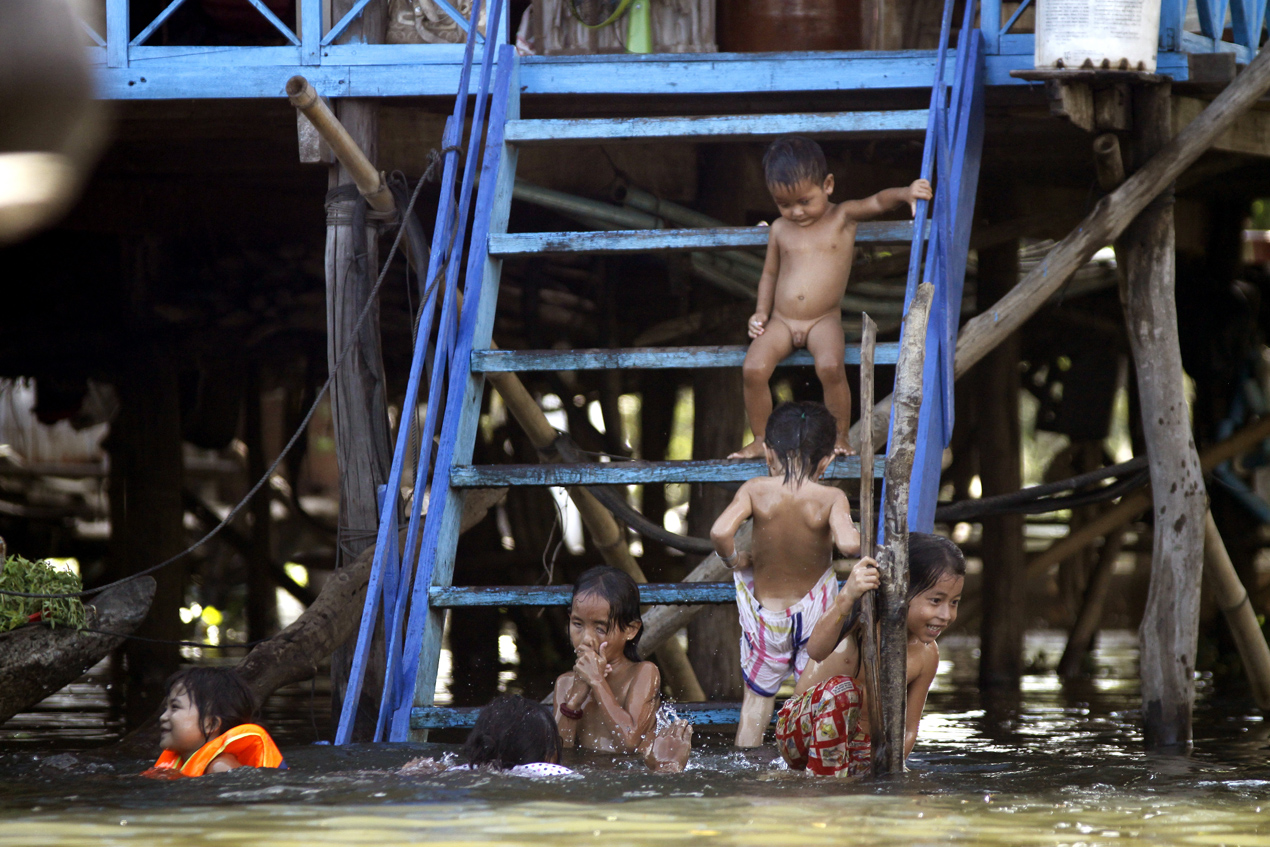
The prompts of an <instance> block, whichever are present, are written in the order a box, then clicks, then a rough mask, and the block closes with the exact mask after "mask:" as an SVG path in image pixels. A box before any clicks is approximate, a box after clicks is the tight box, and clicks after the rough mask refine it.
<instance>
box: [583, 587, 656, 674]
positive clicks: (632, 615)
mask: <svg viewBox="0 0 1270 847" xmlns="http://www.w3.org/2000/svg"><path fill="white" fill-rule="evenodd" d="M588 594H593V595H595V596H596V597H599V598H600V599H601V600H603V601H605V602H606V603H608V604H609V625H610V626H613V627H616V628H618V629H626V627H628V626H630V625H631V624H633V623H636V622H638V623H640V624H643V622H644V619H643V617H642V616H641V615H640V612H639V586H638V585H636V584H635V580H633V579H631V578H630V576H628V575H627V574H625V573H623V572H622V571H619V570H618V569H617V568H611V567H609V566H608V565H597V566H596V567H594V568H591V569H590V570H587V571H583V573H582V575H581V576H579V577H578V578H577V580H576V581H574V583H573V599H574V600H577V599H578V598H579V597H585V596H586V595H588ZM643 634H644V627H643V626H642V625H641V626H640V628H639V631H638V632H636V633H635V637H634V638H632V639H631V640H630V641H628V642H626V647H625V649H624V650H622V654H623V655H625V656H626V658H628V659H630V660H631V661H632V662H639V661H643V660H642V659H640V657H639V649H638V648H639V637H640V636H641V635H643Z"/></svg>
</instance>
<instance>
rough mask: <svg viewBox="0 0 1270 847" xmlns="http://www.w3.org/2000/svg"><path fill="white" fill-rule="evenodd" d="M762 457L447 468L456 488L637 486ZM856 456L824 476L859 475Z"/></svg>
mask: <svg viewBox="0 0 1270 847" xmlns="http://www.w3.org/2000/svg"><path fill="white" fill-rule="evenodd" d="M885 467H886V462H885V460H884V459H883V458H881V457H879V458H878V459H877V460H876V461H875V462H874V465H873V469H874V476H881V475H882V473H883V471H884V470H885ZM766 475H767V465H766V464H765V463H763V462H761V461H733V460H726V459H718V460H714V459H711V460H702V461H692V462H604V463H601V462H585V463H582V464H558V465H511V464H508V465H459V466H456V467H454V468H451V470H450V484H451V485H453V486H454V487H455V488H501V487H502V486H504V485H639V484H650V483H651V484H666V483H672V482H745V481H746V480H748V479H753V478H754V477H756V476H766ZM859 476H860V460H859V459H858V458H856V457H855V456H848V457H846V458H840V459H837V460H835V461H834V462H833V464H831V465H830V466H829V470H828V471H826V472H825V479H858V478H859Z"/></svg>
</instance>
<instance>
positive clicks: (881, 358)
mask: <svg viewBox="0 0 1270 847" xmlns="http://www.w3.org/2000/svg"><path fill="white" fill-rule="evenodd" d="M503 2H505V0H492V3H491V9H490V10H489V14H490V16H491V19H494V18H496V17H497V15H498V10H499V6H500V5H501V4H502V3H503ZM971 5H972V4H971ZM948 6H949V9H951V0H948ZM476 14H478V12H477V11H475V10H474V11H473V15H476ZM949 14H950V12H948V13H946V15H945V27H944V45H945V47H946V45H947V34H948V33H947V30H948V26H947V18H948V15H949ZM473 29H475V28H473ZM978 39H979V34H978V31H977V30H976V29H973V28H970V27H967V28H966V29H964V30H963V36H962V41H963V42H970V43H973V44H977V42H978ZM963 46H965V45H963ZM962 52H963V50H961V49H959V50H958V67H959V68H962V66H963V64H964V65H965V68H967V69H969V70H968V71H966V73H965V74H964V78H963V76H962V75H959V76H958V77H957V78H958V80H959V81H960V83H961V84H960V85H959V86H957V87H955V88H954V90H953V92H952V93H951V98H950V93H949V91H948V90H947V88H946V87H945V88H941V87H940V83H939V82H938V81H937V84H936V91H935V93H934V94H933V95H932V104H933V108H932V109H930V110H916V111H877V112H842V113H830V114H785V115H772V114H766V115H736V116H712V117H666V118H639V119H608V118H595V119H577V120H573V119H565V120H522V119H520V117H519V113H520V90H519V86H518V85H517V82H516V80H517V59H516V57H515V53H514V51H513V50H512V48H511V47H510V46H508V45H500V46H497V47H494V46H493V45H490V46H487V48H486V50H485V52H484V55H483V57H482V62H481V70H480V77H479V83H478V85H477V88H476V93H477V96H476V108H475V112H474V113H473V115H472V125H473V128H472V130H471V138H470V139H469V142H468V148H467V149H468V156H467V167H466V169H465V170H464V172H463V175H462V178H461V179H460V177H459V176H458V171H459V161H458V157H457V156H456V155H455V154H454V152H453V151H452V150H451V152H448V153H447V154H446V167H445V171H444V176H443V180H442V188H441V197H442V198H443V202H442V206H441V208H439V209H438V212H437V225H436V226H435V228H434V235H433V243H432V253H431V255H430V257H429V270H428V277H427V278H428V279H429V280H431V279H433V278H434V277H438V276H439V275H440V274H441V273H442V269H444V277H445V282H444V289H443V290H444V296H443V297H442V298H441V303H442V306H441V314H440V317H439V320H438V322H437V323H436V326H437V327H438V330H437V344H436V351H435V354H434V357H433V359H432V364H431V367H430V368H429V369H428V371H429V372H430V374H431V380H430V384H429V386H428V390H427V394H426V397H427V414H426V416H425V419H424V423H423V425H422V432H420V433H419V435H418V437H417V439H416V440H415V443H416V444H417V445H418V454H417V455H416V456H415V467H416V468H417V469H419V471H418V472H417V475H416V479H415V485H414V489H413V490H414V491H415V492H416V496H415V497H414V502H415V503H416V504H418V503H419V502H420V499H421V498H420V497H419V496H418V494H417V493H418V492H422V491H424V490H425V485H428V480H427V479H426V477H425V475H426V473H427V470H428V468H429V467H432V468H434V469H435V470H434V471H433V474H432V478H431V483H430V486H428V487H427V489H426V490H427V491H428V492H429V494H428V501H427V502H428V504H429V505H428V509H427V511H428V513H429V519H428V520H426V521H424V520H421V517H422V516H421V513H420V512H421V510H420V509H419V508H413V509H411V510H410V514H409V517H408V522H407V529H406V541H405V545H404V547H402V548H400V549H399V547H398V544H397V541H398V526H399V523H398V520H399V517H398V516H399V514H400V511H401V504H400V500H401V497H400V496H399V492H400V491H401V487H402V468H403V467H404V464H405V458H406V453H407V451H408V450H409V449H410V446H411V441H410V439H409V438H408V436H407V431H408V430H409V427H408V426H402V427H400V432H399V434H398V439H397V449H396V452H395V454H394V457H393V463H392V470H391V473H390V477H389V480H388V484H387V485H386V486H385V489H386V491H387V492H391V494H392V496H387V495H385V496H384V497H382V498H381V499H382V501H383V502H382V503H381V516H380V528H379V536H378V540H377V544H376V548H375V559H374V564H373V567H372V572H371V577H370V583H369V586H368V589H367V596H366V605H365V608H364V610H363V615H362V621H361V627H360V630H359V634H358V643H357V648H356V651H355V654H354V659H353V664H352V672H351V674H350V680H349V686H348V689H347V691H346V695H345V701H344V709H343V713H342V715H341V720H340V724H339V728H338V730H337V734H336V743H345V742H347V741H349V740H350V739H351V733H352V724H353V716H354V712H355V710H356V705H357V703H358V700H359V697H360V694H361V688H362V681H363V678H364V673H365V667H366V661H367V657H368V655H369V651H370V642H371V634H372V633H373V631H374V629H375V626H376V624H377V622H378V621H380V620H382V621H383V622H384V626H385V628H386V629H385V631H386V632H387V636H386V641H387V651H388V657H387V674H386V679H385V683H384V689H383V692H382V698H381V707H380V714H379V721H378V726H377V728H376V733H375V740H380V739H387V740H393V741H401V740H406V739H407V738H409V737H410V732H411V730H415V731H416V735H415V737H416V738H418V737H420V736H419V734H418V733H419V732H426V730H428V729H430V728H439V727H455V726H469V725H471V723H472V721H474V720H475V714H476V711H477V710H474V709H450V708H441V707H436V706H434V705H433V692H434V690H435V687H436V678H437V669H438V660H439V658H440V654H441V646H442V645H441V640H442V632H443V629H444V624H445V618H446V610H447V609H449V608H452V607H457V606H502V607H506V606H514V605H531V606H542V605H567V604H568V603H569V598H570V595H571V592H572V589H571V587H570V586H507V587H492V588H491V587H463V586H454V585H453V584H452V581H453V580H452V577H453V573H454V558H455V551H456V548H457V544H458V538H459V521H460V517H461V513H462V507H463V497H464V492H465V491H466V490H467V489H471V488H491V487H502V486H516V485H530V486H608V485H630V484H665V483H691V482H742V481H744V480H746V479H749V478H751V477H753V476H756V475H759V474H764V473H766V466H765V465H764V463H763V462H761V461H682V462H647V461H638V462H620V463H563V464H537V465H508V464H500V465H485V466H477V465H472V464H471V460H472V456H473V448H474V445H475V440H476V436H477V425H478V420H479V416H480V410H481V402H482V397H483V394H484V390H485V381H486V379H485V375H486V374H488V373H494V372H504V373H505V372H516V373H519V372H529V371H564V370H595V369H613V368H622V369H629V368H723V367H739V366H740V365H741V362H742V360H743V359H744V356H745V348H744V347H742V346H736V347H675V348H638V349H602V350H500V349H494V348H493V347H492V344H491V335H492V328H493V318H494V312H495V306H496V303H497V300H498V286H499V276H500V269H501V264H502V260H503V259H505V258H509V257H516V256H527V255H535V254H540V253H590V254H621V253H642V252H650V251H663V252H664V251H687V250H691V251H720V250H735V249H738V248H755V247H763V246H766V243H767V229H766V228H761V227H713V228H701V229H649V230H629V231H605V232H548V233H542V232H527V233H509V232H507V231H506V230H507V221H508V214H509V210H510V206H511V199H512V189H513V185H514V181H515V169H516V156H517V151H518V149H519V148H520V147H524V146H530V145H552V146H565V145H571V144H589V143H599V142H613V141H623V142H627V143H630V142H653V141H658V142H660V141H672V140H684V141H693V140H700V141H711V142H717V141H723V140H738V141H745V140H755V139H770V138H775V137H777V136H782V135H787V134H793V133H798V134H808V135H820V136H825V135H835V136H854V135H860V134H878V133H894V132H897V131H912V132H925V133H926V136H927V143H926V150H927V153H926V160H925V165H924V167H925V170H924V174H925V175H927V176H929V175H930V174H931V167H932V165H934V164H935V159H939V160H940V162H939V164H941V165H944V166H943V167H940V168H939V170H938V172H939V173H941V174H944V173H951V171H949V170H946V169H945V168H951V167H953V166H954V165H955V163H957V162H962V164H963V166H964V164H965V163H964V161H963V158H964V157H962V158H959V157H958V153H957V150H958V149H959V148H958V147H957V137H956V136H954V134H953V133H952V132H951V131H950V129H949V126H948V125H949V118H950V117H953V116H956V117H958V118H959V119H960V118H961V117H965V116H966V113H968V112H973V110H972V109H969V108H968V106H969V103H970V102H971V100H973V99H974V98H973V97H969V98H968V97H960V95H958V93H957V90H958V89H960V90H969V89H968V88H967V86H968V85H969V86H971V87H975V90H977V91H978V92H979V93H978V95H977V97H978V100H977V102H978V103H979V110H980V111H979V117H978V118H977V120H978V123H979V125H980V126H981V124H982V75H981V73H980V72H979V71H978V68H979V67H980V65H981V63H980V62H979V60H978V59H977V55H978V54H977V53H974V55H973V56H970V55H967V57H966V62H964V63H963V61H962V59H963V57H962ZM965 52H967V54H970V53H971V52H972V48H969V47H967V49H966V51H965ZM494 54H497V56H496V58H497V62H493V61H492V60H493V58H495V55H494ZM473 57H474V48H473V42H472V41H471V40H469V43H468V47H467V52H466V54H465V63H464V68H463V73H462V77H461V83H460V88H459V91H460V96H458V97H457V98H456V102H455V110H454V114H453V116H452V117H451V118H450V120H449V122H448V123H447V128H446V132H445V140H444V146H445V147H446V148H447V150H450V149H451V148H455V147H457V145H458V144H459V141H460V130H461V128H462V126H463V125H464V120H465V108H466V104H467V101H468V96H467V92H468V91H469V85H470V75H471V73H472V68H473V66H474V61H473ZM943 57H944V53H943V52H942V50H941V53H940V59H941V61H940V62H939V65H938V67H939V69H940V71H941V73H940V77H941V78H942V69H943V67H944V64H945V63H944V61H942V60H943ZM959 74H961V71H959ZM959 97H960V99H961V100H965V101H966V104H967V108H961V107H957V104H958V102H959ZM487 101H488V104H489V108H488V123H487V127H486V128H485V144H484V152H483V154H481V155H479V156H478V152H479V149H480V145H479V140H480V136H481V134H482V122H483V120H484V111H485V109H486V102H487ZM950 104H951V106H953V107H956V108H950ZM936 133H938V134H939V136H940V137H942V139H943V141H939V140H938V139H937V138H936ZM979 137H980V138H981V132H980V136H979ZM977 156H978V154H977V148H976V150H975V151H974V155H973V159H974V162H973V163H974V170H975V172H976V173H977V164H978V158H977ZM478 159H479V162H480V165H479V169H480V189H479V193H478V195H477V199H476V208H475V213H474V214H473V215H472V220H473V229H472V233H471V245H472V246H471V248H470V249H469V250H468V252H467V256H466V271H465V278H464V287H463V294H462V297H460V296H458V288H457V275H458V266H459V264H460V262H459V257H461V256H462V255H463V247H464V242H465V234H464V232H463V226H462V224H463V222H465V221H466V220H467V218H468V203H469V201H470V197H471V193H472V190H473V179H474V176H475V171H476V169H477V167H476V162H477V161H478ZM952 182H953V180H952V179H945V180H941V184H940V185H939V186H938V190H937V196H936V200H935V203H934V208H935V217H934V219H933V226H932V227H931V230H932V234H931V236H930V242H931V250H930V253H931V257H932V258H933V259H934V260H935V261H933V262H932V261H927V262H926V266H925V267H926V275H927V278H928V279H930V278H931V274H932V273H944V274H955V273H964V267H965V251H966V250H965V245H966V243H968V236H969V219H970V218H969V215H968V214H965V208H964V204H960V205H959V204H956V203H953V204H951V205H950V203H949V202H948V200H947V198H945V199H944V201H943V202H941V200H940V197H941V196H942V195H943V194H945V193H947V190H948V189H949V188H952V187H953V186H952ZM974 182H975V177H974V175H969V179H965V178H962V180H961V184H966V185H968V186H969V192H970V203H971V204H973V193H974V190H973V187H974ZM942 183H949V184H948V185H947V186H945V185H944V184H942ZM456 184H457V185H459V186H460V190H459V197H458V200H457V202H455V203H451V202H449V198H451V197H452V196H453V194H454V188H455V186H456ZM925 205H926V204H925V203H922V204H921V205H920V206H919V209H918V217H917V222H916V224H914V223H910V222H876V223H863V224H861V225H860V227H859V231H858V235H857V241H858V242H860V243H862V244H869V243H873V244H886V243H896V244H898V243H905V244H911V245H912V246H913V248H914V250H913V253H914V266H913V269H912V270H910V280H909V298H910V299H911V295H912V293H913V292H914V291H915V290H916V285H917V281H918V279H920V276H919V275H918V273H917V272H918V270H920V268H921V267H922V266H921V264H920V254H921V250H920V249H918V248H920V247H921V245H922V244H923V243H924V241H925V239H926V237H927V236H926V229H927V228H926V226H925V224H926V210H925V208H924V207H925ZM971 208H972V206H971ZM941 209H946V210H949V211H950V212H951V214H948V213H945V214H943V216H942V217H941V211H940V210H941ZM957 213H961V214H965V217H964V219H962V218H959V217H957ZM963 236H964V237H963ZM958 250H959V251H960V263H958V262H957V261H955V258H956V257H952V251H958ZM950 257H951V258H950ZM451 258H452V259H453V261H449V260H450V259H451ZM940 261H943V265H939V262H940ZM941 268H942V270H941ZM440 287H441V286H440V285H439V284H438V288H440ZM937 287H939V288H946V289H950V290H949V292H948V293H949V295H955V296H948V297H945V298H943V301H942V302H941V303H940V304H939V306H938V308H939V309H942V310H943V311H940V312H939V314H941V315H945V316H951V321H952V323H951V326H952V327H953V331H954V332H955V326H956V323H955V322H956V317H957V315H958V314H959V313H960V293H961V292H960V279H958V280H956V285H955V291H954V290H952V289H953V288H954V287H953V286H947V285H940V286H937ZM440 293H441V292H439V291H438V292H434V293H433V294H432V295H431V296H430V297H429V298H428V300H427V301H426V303H425V305H424V307H423V309H424V310H423V314H422V316H421V319H420V327H419V331H418V333H417V340H416V348H415V353H414V359H413V361H412V369H411V374H410V380H409V383H408V389H407V394H406V398H405V402H404V404H403V409H414V408H416V404H417V403H418V401H419V392H420V388H421V385H420V384H421V382H422V379H423V374H424V373H425V369H424V360H425V358H426V354H427V347H428V339H429V336H430V334H431V333H432V331H433V315H434V312H435V311H436V302H437V297H438V295H439V294H440ZM937 296H938V295H937ZM460 301H461V302H462V305H461V311H460V309H459V306H458V304H459V302H460ZM935 315H936V312H934V311H933V312H932V320H931V324H932V326H934V324H935ZM945 324H947V321H945ZM953 338H955V335H954V336H953ZM936 346H938V345H936ZM945 346H947V345H945ZM948 349H949V350H951V349H952V348H951V346H948ZM897 353H898V345H897V344H880V345H878V346H877V353H876V362H877V363H878V364H894V363H895V361H896V356H897ZM859 355H860V352H859V347H858V346H853V347H848V348H847V351H846V356H845V361H846V363H847V364H858V363H859ZM928 358H930V357H928ZM782 364H783V365H807V364H811V358H810V356H809V354H807V352H806V351H799V352H797V353H795V354H794V355H792V356H790V357H789V358H788V359H787V360H785V362H783V363H782ZM949 373H951V371H949ZM948 385H949V388H951V378H950V379H949V382H948ZM442 398H444V419H443V421H442V422H441V426H440V439H439V442H438V444H437V446H436V451H435V458H434V457H433V455H432V449H433V440H434V438H433V436H434V434H435V432H436V422H437V420H438V417H439V416H440V410H441V405H442ZM947 408H948V409H949V410H951V403H949V404H948V406H947ZM923 414H925V409H923ZM940 415H941V417H942V416H943V412H942V410H940ZM950 427H951V424H949V431H950ZM946 443H947V439H946V438H945V439H944V440H943V441H942V442H941V443H939V444H938V445H935V444H934V443H933V442H932V444H931V445H929V449H927V450H925V451H922V450H920V449H919V462H918V465H919V466H920V467H923V468H924V467H926V459H925V457H926V456H928V455H933V456H934V457H935V462H936V465H935V469H936V472H937V471H938V464H937V462H938V457H939V456H940V454H941V452H942V449H943V445H944V444H946ZM920 446H921V445H919V448H920ZM883 470H884V460H883V459H878V460H877V461H876V462H875V465H874V467H872V468H869V469H866V470H865V472H867V473H871V474H873V475H874V476H881V475H882V472H883ZM860 473H861V468H860V463H859V460H858V459H856V458H854V457H852V458H846V459H839V460H837V461H835V462H834V463H833V464H832V465H831V466H830V468H829V471H828V473H827V474H826V476H827V477H828V478H830V479H850V478H858V477H859V475H860ZM916 473H917V471H916V470H915V481H916ZM936 484H937V477H936ZM915 490H917V489H916V487H915ZM914 499H915V500H916V499H917V498H914ZM931 502H932V508H933V499H932V501H931ZM927 523H929V521H928V522H927ZM914 526H915V528H921V524H914ZM415 549H418V550H419V554H418V557H417V562H416V561H410V560H408V559H409V557H408V556H407V557H406V558H407V561H403V554H402V552H401V551H402V550H405V551H411V550H415ZM412 575H413V576H412ZM640 593H641V599H642V601H643V602H644V603H649V604H652V603H656V604H701V603H720V604H726V603H732V602H734V599H735V592H734V589H733V586H732V584H731V583H679V584H671V585H641V586H640ZM381 609H382V613H381ZM686 714H687V716H689V717H690V719H692V720H693V721H694V722H697V723H731V722H735V720H736V716H737V706H736V705H726V704H709V705H708V706H703V707H700V708H696V709H689V710H687V711H686Z"/></svg>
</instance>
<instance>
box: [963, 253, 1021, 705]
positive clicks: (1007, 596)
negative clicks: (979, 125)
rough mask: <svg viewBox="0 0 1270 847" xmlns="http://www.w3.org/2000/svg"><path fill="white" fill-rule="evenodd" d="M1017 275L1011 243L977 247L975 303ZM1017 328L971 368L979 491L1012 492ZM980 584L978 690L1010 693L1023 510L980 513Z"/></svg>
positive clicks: (1016, 455)
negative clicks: (972, 372) (1018, 512)
mask: <svg viewBox="0 0 1270 847" xmlns="http://www.w3.org/2000/svg"><path fill="white" fill-rule="evenodd" d="M1018 280H1019V250H1018V241H1015V240H1011V241H1007V242H1005V243H1004V244H1002V245H1000V246H997V247H991V248H987V249H983V250H980V251H979V289H978V295H977V296H978V300H979V303H980V306H981V308H983V310H984V311H987V312H990V311H992V309H993V308H994V306H991V305H988V304H990V303H996V302H997V301H999V300H1000V299H1001V298H1002V297H1005V296H1006V295H1008V294H1009V293H1010V291H1011V289H1013V288H1014V285H1015V283H1017V282H1018ZM1020 336H1021V333H1017V332H1016V333H1013V334H1011V335H1010V337H1009V338H1007V339H1005V340H1004V341H1003V342H1002V343H1001V344H1000V346H998V347H997V348H996V349H995V350H993V351H992V353H991V354H990V355H988V356H985V357H984V359H983V361H981V362H980V363H979V364H978V366H977V367H976V370H975V374H976V375H975V380H976V381H975V388H976V390H975V391H974V395H973V398H972V399H973V401H974V402H975V403H976V404H977V406H978V408H977V413H978V416H977V418H976V426H975V427H974V434H973V436H972V438H974V441H975V444H976V448H977V450H978V454H979V478H980V481H981V482H982V484H983V496H984V497H990V496H992V495H994V494H1006V493H1009V492H1014V491H1018V490H1019V487H1020V484H1021V482H1022V475H1023V473H1022V472H1023V467H1022V465H1023V461H1022V455H1021V452H1020V449H1019V358H1020V356H1021V350H1022V339H1021V337H1020ZM982 524H983V536H982V539H983V540H982V542H981V547H982V551H981V557H982V559H983V577H982V580H981V582H980V586H981V588H980V592H979V593H980V597H981V598H982V603H983V610H984V614H983V615H982V616H980V618H979V689H980V690H981V691H992V690H996V691H1017V690H1018V689H1019V684H1020V681H1021V679H1022V676H1023V635H1024V631H1025V630H1026V629H1027V602H1026V601H1027V582H1026V580H1025V577H1024V569H1025V567H1026V564H1027V560H1026V553H1025V551H1024V549H1023V515H1021V514H1014V515H1010V514H1005V515H987V516H985V517H984V518H983V520H982Z"/></svg>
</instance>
